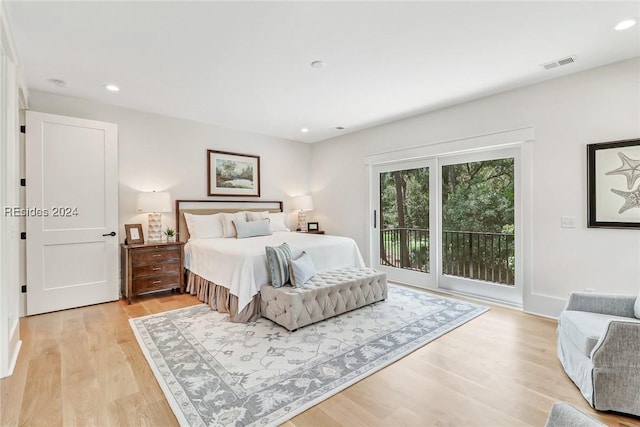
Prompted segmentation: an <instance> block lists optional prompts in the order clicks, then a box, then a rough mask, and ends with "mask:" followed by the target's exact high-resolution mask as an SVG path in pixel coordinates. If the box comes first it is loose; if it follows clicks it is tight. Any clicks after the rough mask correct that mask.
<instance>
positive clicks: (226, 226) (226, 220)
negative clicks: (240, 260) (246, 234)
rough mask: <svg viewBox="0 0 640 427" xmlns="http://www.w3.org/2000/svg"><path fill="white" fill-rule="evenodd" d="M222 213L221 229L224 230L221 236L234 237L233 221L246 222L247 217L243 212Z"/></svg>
mask: <svg viewBox="0 0 640 427" xmlns="http://www.w3.org/2000/svg"><path fill="white" fill-rule="evenodd" d="M221 215H222V230H223V232H224V235H223V237H236V227H235V226H234V225H233V221H235V222H236V223H238V222H247V217H246V216H245V214H244V212H236V213H223V214H221Z"/></svg>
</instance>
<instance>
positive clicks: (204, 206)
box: [176, 200, 282, 242]
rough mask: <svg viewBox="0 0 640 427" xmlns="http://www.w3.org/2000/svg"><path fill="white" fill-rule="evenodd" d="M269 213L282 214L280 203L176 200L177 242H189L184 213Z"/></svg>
mask: <svg viewBox="0 0 640 427" xmlns="http://www.w3.org/2000/svg"><path fill="white" fill-rule="evenodd" d="M238 211H269V212H282V202H281V201H275V202H274V201H261V200H251V201H237V200H236V201H227V200H176V233H178V241H180V242H186V241H187V240H189V229H188V228H187V223H186V221H185V219H184V214H185V213H190V214H194V215H211V214H215V213H219V212H238Z"/></svg>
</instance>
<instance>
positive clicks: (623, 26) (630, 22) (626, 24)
mask: <svg viewBox="0 0 640 427" xmlns="http://www.w3.org/2000/svg"><path fill="white" fill-rule="evenodd" d="M634 25H636V20H635V19H625V20H624V21H620V22H618V25H616V26H615V28H614V29H615V30H616V31H622V30H627V29H629V28H631V27H633V26H634Z"/></svg>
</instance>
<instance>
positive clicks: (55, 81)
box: [49, 79, 69, 87]
mask: <svg viewBox="0 0 640 427" xmlns="http://www.w3.org/2000/svg"><path fill="white" fill-rule="evenodd" d="M49 81H50V82H51V83H53V84H54V85H56V86H58V87H69V83H67V82H65V81H64V80H60V79H51V80H49Z"/></svg>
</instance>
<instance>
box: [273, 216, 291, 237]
mask: <svg viewBox="0 0 640 427" xmlns="http://www.w3.org/2000/svg"><path fill="white" fill-rule="evenodd" d="M285 217H286V214H285V213H284V212H277V213H269V214H268V218H269V224H270V225H271V231H272V232H274V233H275V232H276V231H291V230H289V229H288V228H287V226H286V225H284V219H285Z"/></svg>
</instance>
